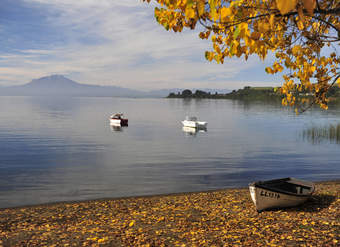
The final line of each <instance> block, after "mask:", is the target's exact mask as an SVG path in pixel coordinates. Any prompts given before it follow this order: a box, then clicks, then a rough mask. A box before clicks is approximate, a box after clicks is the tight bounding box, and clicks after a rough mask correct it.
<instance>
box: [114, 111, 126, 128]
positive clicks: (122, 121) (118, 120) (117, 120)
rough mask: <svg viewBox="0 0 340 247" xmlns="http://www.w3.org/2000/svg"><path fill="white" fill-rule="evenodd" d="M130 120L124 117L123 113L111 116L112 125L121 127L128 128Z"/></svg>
mask: <svg viewBox="0 0 340 247" xmlns="http://www.w3.org/2000/svg"><path fill="white" fill-rule="evenodd" d="M128 121H129V120H128V119H127V118H124V117H123V113H117V114H114V115H111V117H110V124H111V125H120V126H128Z"/></svg>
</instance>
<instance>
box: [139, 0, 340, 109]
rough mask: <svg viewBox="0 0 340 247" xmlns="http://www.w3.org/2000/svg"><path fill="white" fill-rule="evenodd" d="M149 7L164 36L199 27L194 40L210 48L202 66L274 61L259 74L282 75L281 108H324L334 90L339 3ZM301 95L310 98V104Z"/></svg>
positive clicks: (238, 1)
mask: <svg viewBox="0 0 340 247" xmlns="http://www.w3.org/2000/svg"><path fill="white" fill-rule="evenodd" d="M142 1H144V2H150V1H151V0H142ZM155 1H156V2H158V4H159V7H156V8H155V17H156V20H157V21H158V23H160V24H161V25H163V26H164V28H165V29H166V30H172V31H174V32H181V31H182V30H183V29H184V28H190V29H195V28H196V27H197V24H200V25H201V26H202V27H203V31H201V32H200V33H199V37H200V38H201V39H210V40H211V42H212V47H213V49H212V50H211V51H206V52H205V57H206V59H207V60H209V61H212V60H214V61H216V62H217V63H223V62H224V60H225V59H226V58H230V57H234V56H236V57H242V58H244V59H245V60H247V59H248V57H249V56H250V55H253V54H256V55H257V56H259V57H260V58H261V59H265V58H266V56H267V55H268V53H272V54H274V55H275V58H276V60H275V62H274V63H273V64H272V66H271V67H267V68H266V69H265V70H266V72H267V73H269V74H275V73H278V72H283V73H284V75H283V79H284V82H283V85H282V87H280V89H279V90H280V92H281V93H282V94H283V95H284V98H283V100H282V103H283V104H284V105H290V106H295V107H297V108H299V109H300V110H301V109H304V107H306V105H311V104H314V103H316V104H318V105H320V106H321V107H322V108H324V109H327V108H328V101H329V99H328V95H327V92H328V90H329V88H330V87H331V86H333V84H335V83H336V82H337V83H339V84H340V69H339V63H340V57H339V51H338V50H337V49H339V45H340V1H339V0H155ZM302 92H304V95H306V92H309V93H310V94H312V95H313V96H314V97H313V99H312V102H310V101H309V102H308V99H307V98H306V97H302V96H301V95H302Z"/></svg>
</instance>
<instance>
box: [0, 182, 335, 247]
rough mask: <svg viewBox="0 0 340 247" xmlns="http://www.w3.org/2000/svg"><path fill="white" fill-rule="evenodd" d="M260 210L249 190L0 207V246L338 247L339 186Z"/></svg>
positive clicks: (329, 184) (322, 187)
mask: <svg viewBox="0 0 340 247" xmlns="http://www.w3.org/2000/svg"><path fill="white" fill-rule="evenodd" d="M316 188H317V192H316V193H315V195H314V196H313V197H312V198H311V199H310V200H309V201H308V202H306V203H305V204H303V205H302V206H300V207H296V208H290V209H281V210H272V211H264V212H262V213H257V211H256V210H255V207H254V205H253V203H252V201H251V199H250V195H249V191H248V189H225V190H219V191H210V192H199V193H185V194H175V195H165V196H150V197H134V198H124V199H112V200H94V201H84V202H74V203H56V204H46V205H38V206H31V207H22V208H11V209H0V246H339V245H340V239H339V236H340V196H339V195H340V181H333V182H323V183H319V184H317V187H316Z"/></svg>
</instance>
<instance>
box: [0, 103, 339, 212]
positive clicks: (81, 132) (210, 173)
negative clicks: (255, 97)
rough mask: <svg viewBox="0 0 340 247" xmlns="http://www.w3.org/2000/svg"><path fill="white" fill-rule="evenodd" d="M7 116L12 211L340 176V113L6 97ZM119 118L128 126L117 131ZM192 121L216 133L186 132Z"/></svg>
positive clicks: (2, 136)
mask: <svg viewBox="0 0 340 247" xmlns="http://www.w3.org/2000/svg"><path fill="white" fill-rule="evenodd" d="M0 111H1V115H0V207H2V208H4V207H13V206H22V205H32V204H40V203H48V202H57V201H74V200H85V199H96V198H112V197H125V196H136V195H153V194H166V193H177V192H189V191H204V190H215V189H222V188H231V187H244V186H247V185H248V183H250V182H252V181H256V180H264V179H271V178H280V177H288V176H293V177H296V178H301V179H307V180H311V181H321V180H331V179H339V177H340V165H339V164H340V155H339V150H340V145H339V143H340V128H339V131H338V132H339V133H338V132H337V128H336V126H338V125H339V124H340V109H329V110H328V111H322V110H318V109H315V110H311V111H308V112H306V113H304V114H302V115H298V116H296V115H295V113H294V112H293V111H292V110H290V109H287V108H283V107H282V106H280V105H272V104H262V103H254V102H253V103H245V102H239V101H231V100H193V99H192V100H183V99H131V98H96V97H83V98H82V97H79V98H77V97H74V98H48V97H0ZM118 112H119V113H120V112H123V113H124V114H125V116H126V117H128V118H129V126H128V127H123V128H121V129H115V128H111V126H110V125H109V116H110V115H111V114H112V113H118ZM186 115H193V116H197V117H198V118H199V120H202V121H207V122H208V128H207V131H200V132H194V131H190V130H187V129H183V128H182V124H181V121H182V120H183V119H184V118H185V116H186ZM329 126H331V127H329ZM334 126H335V127H334ZM330 129H331V130H330ZM333 129H335V130H333ZM327 131H328V132H332V133H333V132H334V131H335V132H334V133H333V135H328V134H327V133H328V132H327ZM318 133H319V134H318ZM331 136H332V137H331ZM338 137H339V138H338Z"/></svg>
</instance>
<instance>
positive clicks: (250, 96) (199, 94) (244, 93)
mask: <svg viewBox="0 0 340 247" xmlns="http://www.w3.org/2000/svg"><path fill="white" fill-rule="evenodd" d="M168 98H200V99H201V98H206V99H241V100H265V99H279V100H281V95H280V94H278V93H276V92H274V88H273V87H244V88H243V89H239V90H233V91H232V92H230V93H226V94H221V93H218V92H215V93H210V92H204V91H202V90H196V91H195V92H194V93H193V92H192V91H191V90H189V89H185V90H183V91H182V92H181V93H180V92H178V93H177V94H176V93H170V94H169V95H168Z"/></svg>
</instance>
